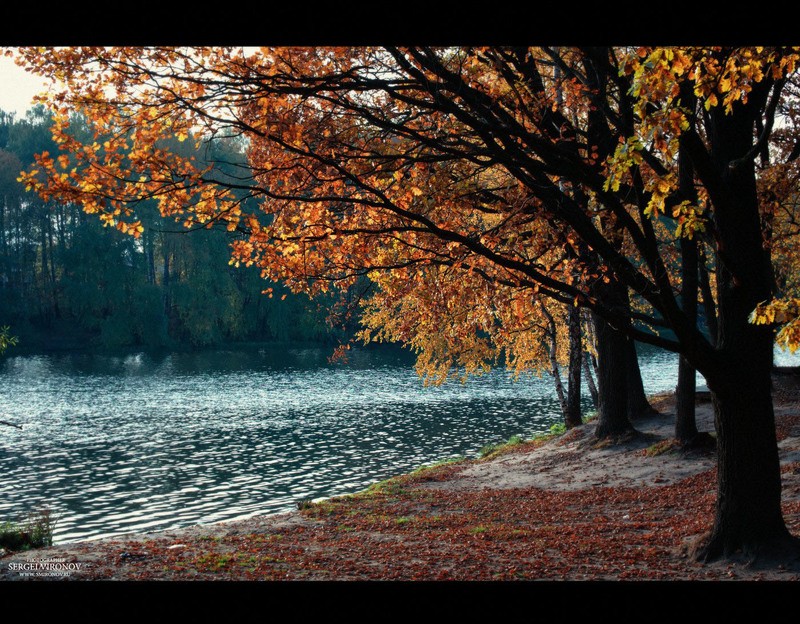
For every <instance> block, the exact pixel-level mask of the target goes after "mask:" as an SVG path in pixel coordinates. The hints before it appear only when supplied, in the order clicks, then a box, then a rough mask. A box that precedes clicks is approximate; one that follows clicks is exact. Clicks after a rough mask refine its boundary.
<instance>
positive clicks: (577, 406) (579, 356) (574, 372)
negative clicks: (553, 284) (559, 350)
mask: <svg viewBox="0 0 800 624" xmlns="http://www.w3.org/2000/svg"><path fill="white" fill-rule="evenodd" d="M567 324H568V326H569V371H568V374H567V377H568V382H567V383H568V384H569V386H568V388H567V411H566V414H565V421H566V425H567V428H568V429H569V428H571V427H580V426H581V425H582V424H583V418H582V417H581V362H582V361H583V345H582V344H581V311H580V308H578V307H576V306H572V307H570V309H569V316H568V318H567Z"/></svg>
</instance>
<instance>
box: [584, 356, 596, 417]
mask: <svg viewBox="0 0 800 624" xmlns="http://www.w3.org/2000/svg"><path fill="white" fill-rule="evenodd" d="M591 357H592V356H591V354H589V353H584V354H583V375H584V377H585V378H586V385H587V386H588V387H589V395H590V396H591V397H592V403H593V404H594V406H595V408H597V404H598V401H599V399H598V397H597V386H595V385H594V377H593V376H592V370H591V368H590V364H589V360H590V359H591Z"/></svg>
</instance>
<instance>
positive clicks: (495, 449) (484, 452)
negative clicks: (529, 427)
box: [478, 435, 525, 459]
mask: <svg viewBox="0 0 800 624" xmlns="http://www.w3.org/2000/svg"><path fill="white" fill-rule="evenodd" d="M523 442H525V440H524V439H523V437H522V436H520V435H513V436H511V437H510V438H509V439H508V440H507V441H505V442H499V443H497V444H487V445H486V446H484V447H483V448H481V450H480V451H478V457H479V458H480V459H486V458H489V457H497V456H498V455H500V454H501V453H503V452H505V451H507V450H509V449H511V448H513V447H515V446H517V445H519V444H522V443H523Z"/></svg>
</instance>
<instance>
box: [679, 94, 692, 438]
mask: <svg viewBox="0 0 800 624" xmlns="http://www.w3.org/2000/svg"><path fill="white" fill-rule="evenodd" d="M687 84H688V83H687ZM678 162H679V176H680V178H679V184H680V191H681V194H682V196H683V197H684V198H686V199H688V200H689V201H691V202H692V203H695V202H696V201H697V194H696V193H695V190H694V170H693V169H692V166H691V161H690V160H689V158H688V157H687V155H686V152H685V150H681V151H680V152H679V154H678ZM680 249H681V280H682V281H681V305H682V307H683V313H684V315H685V316H686V318H687V319H688V321H689V323H691V324H692V325H693V326H694V327H696V326H697V241H696V240H694V239H690V238H687V237H686V236H683V237H682V238H681V239H680ZM696 386H697V383H696V375H695V370H694V368H693V367H692V365H691V364H690V363H689V362H688V361H687V360H686V358H684V357H681V358H680V360H679V361H678V386H677V388H675V438H676V439H677V440H678V441H679V442H681V443H682V444H689V443H691V442H692V441H693V440H694V439H695V438H696V437H697V421H696V415H695V392H696V390H697V387H696Z"/></svg>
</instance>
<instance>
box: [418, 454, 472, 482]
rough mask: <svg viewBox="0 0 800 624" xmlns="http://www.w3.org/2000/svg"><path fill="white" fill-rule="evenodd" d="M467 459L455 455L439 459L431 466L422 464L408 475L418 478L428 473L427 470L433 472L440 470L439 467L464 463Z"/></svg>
mask: <svg viewBox="0 0 800 624" xmlns="http://www.w3.org/2000/svg"><path fill="white" fill-rule="evenodd" d="M466 460H467V458H466V457H464V456H463V455H457V456H456V457H449V458H447V459H440V460H439V461H436V462H433V463H432V464H423V465H422V466H419V467H418V468H414V470H412V471H411V472H410V473H409V475H411V476H414V477H418V476H419V475H421V474H424V473H426V472H428V471H429V470H434V469H435V468H440V467H441V466H450V465H452V464H458V463H460V462H463V461H466Z"/></svg>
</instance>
